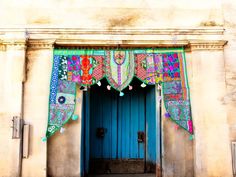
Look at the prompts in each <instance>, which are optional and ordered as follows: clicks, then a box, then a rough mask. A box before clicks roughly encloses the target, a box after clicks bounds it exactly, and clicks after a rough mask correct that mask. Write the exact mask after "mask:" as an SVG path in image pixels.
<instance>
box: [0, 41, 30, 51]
mask: <svg viewBox="0 0 236 177" xmlns="http://www.w3.org/2000/svg"><path fill="white" fill-rule="evenodd" d="M2 44H3V45H5V49H6V50H26V40H25V39H16V40H14V39H11V40H9V39H8V40H4V41H3V42H2Z"/></svg>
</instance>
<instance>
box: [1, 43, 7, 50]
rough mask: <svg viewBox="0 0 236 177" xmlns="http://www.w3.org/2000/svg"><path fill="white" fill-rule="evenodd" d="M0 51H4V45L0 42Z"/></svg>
mask: <svg viewBox="0 0 236 177" xmlns="http://www.w3.org/2000/svg"><path fill="white" fill-rule="evenodd" d="M0 51H6V45H4V44H1V43H0Z"/></svg>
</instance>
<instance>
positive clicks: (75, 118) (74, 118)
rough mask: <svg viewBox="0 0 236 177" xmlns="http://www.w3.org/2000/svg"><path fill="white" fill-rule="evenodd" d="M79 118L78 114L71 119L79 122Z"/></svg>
mask: <svg viewBox="0 0 236 177" xmlns="http://www.w3.org/2000/svg"><path fill="white" fill-rule="evenodd" d="M78 118H79V116H78V115H76V114H74V115H73V116H72V118H71V119H72V120H77V119H78Z"/></svg>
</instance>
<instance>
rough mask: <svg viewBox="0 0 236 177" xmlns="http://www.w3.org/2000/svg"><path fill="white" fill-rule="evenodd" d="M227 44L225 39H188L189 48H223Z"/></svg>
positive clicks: (192, 49)
mask: <svg viewBox="0 0 236 177" xmlns="http://www.w3.org/2000/svg"><path fill="white" fill-rule="evenodd" d="M226 44H227V41H225V40H214V41H208V40H207V41H190V43H189V45H190V50H191V51H195V50H223V49H224V46H225V45H226Z"/></svg>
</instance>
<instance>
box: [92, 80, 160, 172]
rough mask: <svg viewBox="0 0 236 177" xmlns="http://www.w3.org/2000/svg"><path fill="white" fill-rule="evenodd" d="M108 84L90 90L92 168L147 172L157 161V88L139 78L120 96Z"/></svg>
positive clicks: (111, 170) (93, 170)
mask: <svg viewBox="0 0 236 177" xmlns="http://www.w3.org/2000/svg"><path fill="white" fill-rule="evenodd" d="M106 85H107V83H106V81H103V82H102V86H101V87H98V86H94V87H92V88H91V91H90V127H89V129H90V141H89V143H90V171H91V172H92V173H144V172H145V171H147V169H150V168H149V167H147V166H145V164H146V165H148V164H155V162H156V136H155V135H156V106H155V105H156V104H155V88H154V87H148V88H142V87H140V83H139V81H138V80H136V81H134V82H132V86H133V90H132V91H129V90H125V91H124V92H125V95H124V96H123V97H120V96H119V94H118V93H117V91H112V90H111V91H108V90H107V89H106ZM148 171H149V172H150V170H148Z"/></svg>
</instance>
